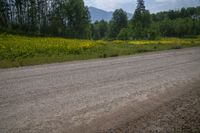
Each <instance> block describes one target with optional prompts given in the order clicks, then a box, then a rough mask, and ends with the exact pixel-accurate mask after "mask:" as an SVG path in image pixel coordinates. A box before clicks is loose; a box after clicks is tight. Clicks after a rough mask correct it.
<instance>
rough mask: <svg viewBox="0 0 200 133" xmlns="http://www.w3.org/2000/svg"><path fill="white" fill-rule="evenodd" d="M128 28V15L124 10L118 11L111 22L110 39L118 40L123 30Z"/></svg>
mask: <svg viewBox="0 0 200 133" xmlns="http://www.w3.org/2000/svg"><path fill="white" fill-rule="evenodd" d="M127 26H128V18H127V13H126V12H125V11H123V10H122V9H117V10H115V12H114V13H113V18H112V20H111V21H110V29H109V37H110V38H112V39H116V37H117V36H118V34H119V32H120V31H121V29H123V28H126V27H127Z"/></svg>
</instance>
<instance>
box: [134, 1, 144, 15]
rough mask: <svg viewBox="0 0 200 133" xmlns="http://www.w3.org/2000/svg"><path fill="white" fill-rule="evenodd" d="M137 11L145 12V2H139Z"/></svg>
mask: <svg viewBox="0 0 200 133" xmlns="http://www.w3.org/2000/svg"><path fill="white" fill-rule="evenodd" d="M136 10H137V11H140V12H144V11H145V5H144V0H137V9H136Z"/></svg>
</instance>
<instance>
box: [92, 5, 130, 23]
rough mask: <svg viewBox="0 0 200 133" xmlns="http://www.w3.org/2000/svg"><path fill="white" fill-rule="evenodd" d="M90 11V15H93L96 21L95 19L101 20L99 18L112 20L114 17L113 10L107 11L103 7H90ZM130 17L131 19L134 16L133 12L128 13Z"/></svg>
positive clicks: (93, 19) (93, 20)
mask: <svg viewBox="0 0 200 133" xmlns="http://www.w3.org/2000/svg"><path fill="white" fill-rule="evenodd" d="M89 11H90V15H91V21H92V22H95V21H97V20H98V21H99V20H102V19H103V20H105V21H110V20H111V19H112V15H113V12H107V11H104V10H102V9H98V8H95V7H89ZM127 15H128V18H129V19H131V18H132V16H133V15H132V14H131V13H127Z"/></svg>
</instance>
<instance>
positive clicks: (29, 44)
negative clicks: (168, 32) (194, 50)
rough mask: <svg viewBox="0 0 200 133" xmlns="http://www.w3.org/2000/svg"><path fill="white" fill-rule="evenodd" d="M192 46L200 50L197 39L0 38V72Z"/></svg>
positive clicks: (4, 36) (0, 35)
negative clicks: (31, 66) (16, 68)
mask: <svg viewBox="0 0 200 133" xmlns="http://www.w3.org/2000/svg"><path fill="white" fill-rule="evenodd" d="M193 46H200V36H199V37H197V38H193V39H189V38H187V39H179V38H161V39H160V40H152V41H149V40H139V41H119V40H116V41H102V40H101V41H91V40H76V39H64V38H50V37H26V36H18V35H10V34H0V68H9V67H19V66H27V65H37V64H45V63H53V62H63V61H73V60H85V59H94V58H107V57H116V56H121V55H131V54H136V53H143V52H150V51H160V50H169V49H180V48H185V47H193Z"/></svg>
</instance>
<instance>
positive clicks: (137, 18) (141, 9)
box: [132, 0, 151, 38]
mask: <svg viewBox="0 0 200 133" xmlns="http://www.w3.org/2000/svg"><path fill="white" fill-rule="evenodd" d="M150 24H151V15H150V12H149V11H148V10H146V9H145V5H144V0H138V3H137V8H136V10H135V12H134V16H133V18H132V26H133V32H134V38H145V37H146V36H147V33H145V32H146V29H148V28H149V26H150Z"/></svg>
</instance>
